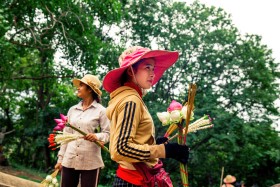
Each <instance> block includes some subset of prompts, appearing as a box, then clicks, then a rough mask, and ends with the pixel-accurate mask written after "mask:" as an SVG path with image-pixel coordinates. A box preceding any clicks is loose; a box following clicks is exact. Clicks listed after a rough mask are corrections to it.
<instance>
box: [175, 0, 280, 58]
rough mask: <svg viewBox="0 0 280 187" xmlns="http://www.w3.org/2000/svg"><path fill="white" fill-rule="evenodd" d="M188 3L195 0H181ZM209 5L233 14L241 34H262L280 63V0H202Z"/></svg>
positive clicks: (263, 41)
mask: <svg viewBox="0 0 280 187" xmlns="http://www.w3.org/2000/svg"><path fill="white" fill-rule="evenodd" d="M180 1H185V2H187V3H188V4H190V3H192V2H194V0H180ZM199 2H201V3H203V4H206V5H207V6H215V7H221V8H222V9H224V10H225V11H226V12H227V13H229V14H231V18H232V21H233V24H234V25H235V26H236V27H237V28H238V30H239V31H240V32H241V34H246V33H248V34H257V35H260V36H262V44H265V45H267V47H268V48H269V49H272V57H273V58H275V60H276V61H277V62H279V63H280V24H279V18H280V11H279V7H280V1H279V0H200V1H199Z"/></svg>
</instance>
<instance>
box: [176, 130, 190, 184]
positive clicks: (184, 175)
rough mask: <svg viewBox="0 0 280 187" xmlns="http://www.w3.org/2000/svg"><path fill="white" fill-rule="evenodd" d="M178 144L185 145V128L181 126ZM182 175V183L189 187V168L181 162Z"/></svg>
mask: <svg viewBox="0 0 280 187" xmlns="http://www.w3.org/2000/svg"><path fill="white" fill-rule="evenodd" d="M177 140H178V144H180V145H184V136H183V126H182V124H180V127H179V132H178V138H177ZM180 175H181V182H182V185H183V186H189V178H188V168H187V165H184V164H182V163H181V162H180Z"/></svg>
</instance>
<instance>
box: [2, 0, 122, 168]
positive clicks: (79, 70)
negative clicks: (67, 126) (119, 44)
mask: <svg viewBox="0 0 280 187" xmlns="http://www.w3.org/2000/svg"><path fill="white" fill-rule="evenodd" d="M120 7H121V4H120V2H119V1H113V2H112V1H109V0H108V1H102V2H101V1H71V0H67V1H61V2H57V1H33V0H24V1H17V0H14V1H4V2H2V4H1V7H0V12H1V16H0V19H1V24H0V29H1V35H0V36H1V37H0V42H1V44H3V45H1V48H0V50H1V54H0V56H1V58H2V60H3V61H2V62H1V69H0V71H1V79H0V80H1V81H0V85H1V95H3V97H1V101H3V102H2V103H3V105H2V104H1V109H0V111H1V118H2V119H4V120H5V123H4V124H3V125H4V126H8V128H13V129H16V132H15V133H14V136H13V137H14V138H13V139H10V142H11V143H12V145H13V148H14V149H13V150H17V151H15V152H12V153H11V158H13V159H14V160H17V161H18V162H20V163H22V164H26V165H29V166H30V165H32V166H33V167H35V168H46V167H52V164H53V163H51V154H50V152H49V149H48V147H47V146H48V143H47V139H46V137H47V136H48V133H49V132H50V131H51V129H52V125H51V124H50V122H51V121H52V119H53V118H54V117H55V116H56V115H58V112H63V113H66V112H67V110H68V108H69V106H71V105H73V104H74V102H76V101H74V98H73V94H72V93H70V92H72V91H73V90H71V88H70V87H69V86H71V83H70V79H72V78H73V77H74V76H82V75H83V74H85V73H93V74H96V73H97V71H96V69H97V66H96V64H97V63H96V61H97V60H98V55H99V52H100V49H102V48H103V49H104V48H106V47H107V46H110V37H109V35H108V33H104V32H103V28H104V27H106V26H110V25H112V24H113V23H115V22H117V21H119V19H120V16H121V12H120ZM57 52H60V53H61V54H62V56H61V58H63V59H64V60H65V61H62V60H60V61H59V62H58V63H57V62H56V61H55V55H56V53H57ZM63 83H66V84H68V85H69V86H66V85H63ZM69 90H71V91H69ZM58 98H59V99H58ZM63 98H64V100H63ZM61 102H62V103H63V105H61V104H60V103H61ZM42 150H43V152H44V153H45V154H44V155H41V154H37V153H38V151H39V152H41V151H42ZM30 158H31V159H30ZM42 160H44V161H45V166H44V165H43V164H44V163H43V162H42ZM53 161H54V160H53Z"/></svg>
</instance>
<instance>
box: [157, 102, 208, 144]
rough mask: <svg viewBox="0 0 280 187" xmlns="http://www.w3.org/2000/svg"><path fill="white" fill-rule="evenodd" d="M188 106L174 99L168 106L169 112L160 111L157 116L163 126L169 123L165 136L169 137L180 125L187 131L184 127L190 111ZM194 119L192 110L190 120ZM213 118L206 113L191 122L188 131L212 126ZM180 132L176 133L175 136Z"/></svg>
mask: <svg viewBox="0 0 280 187" xmlns="http://www.w3.org/2000/svg"><path fill="white" fill-rule="evenodd" d="M187 110H188V108H187V106H186V105H185V106H183V105H182V104H180V103H179V102H177V101H175V100H173V101H172V102H171V103H170V105H169V107H168V108H167V112H158V113H157V116H158V118H159V120H160V121H161V123H162V125H163V126H166V125H169V127H168V129H167V131H166V133H165V134H164V137H169V136H170V135H171V134H172V133H173V132H174V131H175V130H176V129H177V128H178V127H180V128H183V133H185V128H184V127H183V125H182V124H183V123H184V120H185V119H186V114H187V113H188V111H187ZM193 120H194V112H193V111H191V113H190V121H193ZM211 122H212V119H211V118H210V116H208V115H204V116H203V117H201V118H200V119H198V120H196V121H194V122H193V123H191V124H189V128H188V133H190V132H196V131H198V130H202V129H206V128H211V127H213V124H211ZM176 136H178V134H176V135H175V137H176ZM173 138H174V137H171V138H170V139H173Z"/></svg>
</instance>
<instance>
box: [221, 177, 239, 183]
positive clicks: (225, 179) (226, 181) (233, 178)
mask: <svg viewBox="0 0 280 187" xmlns="http://www.w3.org/2000/svg"><path fill="white" fill-rule="evenodd" d="M235 181H236V178H235V176H232V175H227V176H226V178H224V183H226V184H230V183H233V182H235Z"/></svg>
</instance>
